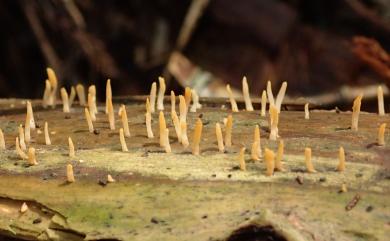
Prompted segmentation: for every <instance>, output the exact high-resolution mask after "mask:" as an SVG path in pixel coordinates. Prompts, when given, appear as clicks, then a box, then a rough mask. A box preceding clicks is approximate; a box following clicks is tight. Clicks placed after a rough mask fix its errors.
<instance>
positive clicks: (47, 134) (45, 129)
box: [44, 121, 51, 145]
mask: <svg viewBox="0 0 390 241" xmlns="http://www.w3.org/2000/svg"><path fill="white" fill-rule="evenodd" d="M44 132H45V144H46V145H51V140H50V135H49V124H48V123H47V121H45V127H44Z"/></svg>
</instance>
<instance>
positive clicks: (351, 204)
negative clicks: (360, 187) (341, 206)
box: [345, 193, 361, 211]
mask: <svg viewBox="0 0 390 241" xmlns="http://www.w3.org/2000/svg"><path fill="white" fill-rule="evenodd" d="M360 198H361V197H360V195H359V193H357V194H356V195H355V196H354V197H353V198H352V200H351V201H349V203H348V204H347V206H345V210H347V211H350V210H352V208H354V207H355V206H356V204H357V203H358V202H359V201H360Z"/></svg>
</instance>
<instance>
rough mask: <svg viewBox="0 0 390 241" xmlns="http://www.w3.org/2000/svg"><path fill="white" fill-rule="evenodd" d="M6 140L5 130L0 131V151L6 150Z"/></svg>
mask: <svg viewBox="0 0 390 241" xmlns="http://www.w3.org/2000/svg"><path fill="white" fill-rule="evenodd" d="M5 149H6V148H5V140H4V133H3V130H2V129H0V150H5Z"/></svg>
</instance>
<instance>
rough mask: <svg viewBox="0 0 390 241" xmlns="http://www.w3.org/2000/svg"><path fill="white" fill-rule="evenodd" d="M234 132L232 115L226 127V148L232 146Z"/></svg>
mask: <svg viewBox="0 0 390 241" xmlns="http://www.w3.org/2000/svg"><path fill="white" fill-rule="evenodd" d="M232 130H233V116H232V115H231V114H230V115H228V117H227V121H226V127H225V146H226V147H231V146H232Z"/></svg>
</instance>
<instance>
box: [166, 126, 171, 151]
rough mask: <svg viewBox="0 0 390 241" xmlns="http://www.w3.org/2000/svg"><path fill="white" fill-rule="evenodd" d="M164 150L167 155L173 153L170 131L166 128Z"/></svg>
mask: <svg viewBox="0 0 390 241" xmlns="http://www.w3.org/2000/svg"><path fill="white" fill-rule="evenodd" d="M164 148H165V152H166V153H171V152H172V150H171V144H170V143H169V129H168V128H166V129H165V131H164Z"/></svg>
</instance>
